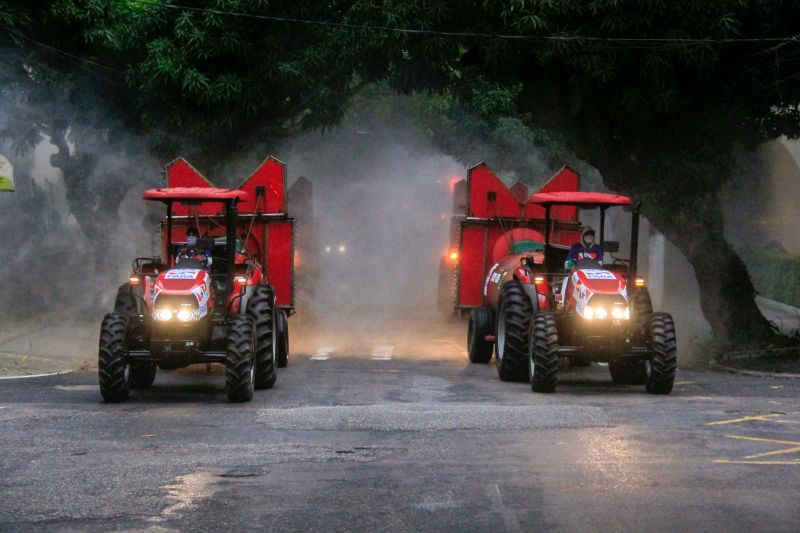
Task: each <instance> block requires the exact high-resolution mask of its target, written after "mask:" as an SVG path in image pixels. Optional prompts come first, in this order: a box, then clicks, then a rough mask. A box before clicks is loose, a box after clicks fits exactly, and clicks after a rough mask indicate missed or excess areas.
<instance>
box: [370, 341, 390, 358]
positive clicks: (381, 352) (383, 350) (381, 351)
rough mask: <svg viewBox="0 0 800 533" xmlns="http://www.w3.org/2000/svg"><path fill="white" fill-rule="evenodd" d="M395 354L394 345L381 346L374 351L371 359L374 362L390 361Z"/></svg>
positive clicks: (371, 353)
mask: <svg viewBox="0 0 800 533" xmlns="http://www.w3.org/2000/svg"><path fill="white" fill-rule="evenodd" d="M393 354H394V344H381V345H378V346H376V347H375V348H373V349H372V351H371V352H370V353H369V358H370V359H372V360H373V361H389V360H390V359H391V358H392V355H393Z"/></svg>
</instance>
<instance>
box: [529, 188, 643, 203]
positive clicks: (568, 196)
mask: <svg viewBox="0 0 800 533" xmlns="http://www.w3.org/2000/svg"><path fill="white" fill-rule="evenodd" d="M531 201H532V202H536V203H538V204H552V205H559V204H566V205H569V204H573V205H574V204H586V205H631V199H630V198H628V197H627V196H621V195H619V194H605V193H602V192H563V191H556V192H550V193H536V194H533V195H531Z"/></svg>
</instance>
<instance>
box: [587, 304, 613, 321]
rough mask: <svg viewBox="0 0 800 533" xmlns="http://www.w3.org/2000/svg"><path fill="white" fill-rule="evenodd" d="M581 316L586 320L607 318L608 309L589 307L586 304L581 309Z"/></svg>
mask: <svg viewBox="0 0 800 533" xmlns="http://www.w3.org/2000/svg"><path fill="white" fill-rule="evenodd" d="M583 318H585V319H587V320H593V319H597V320H603V319H604V318H608V311H606V310H605V308H603V307H591V306H588V305H587V306H586V307H585V308H584V309H583Z"/></svg>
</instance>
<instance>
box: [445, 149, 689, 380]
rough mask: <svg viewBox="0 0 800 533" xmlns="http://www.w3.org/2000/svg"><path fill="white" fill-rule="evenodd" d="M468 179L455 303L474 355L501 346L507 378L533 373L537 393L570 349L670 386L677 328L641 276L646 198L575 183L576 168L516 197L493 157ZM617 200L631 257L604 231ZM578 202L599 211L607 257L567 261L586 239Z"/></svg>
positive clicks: (581, 360) (573, 357) (577, 360)
mask: <svg viewBox="0 0 800 533" xmlns="http://www.w3.org/2000/svg"><path fill="white" fill-rule="evenodd" d="M490 178H494V179H490ZM468 179H470V180H471V181H472V183H471V184H470V191H471V192H470V206H469V213H468V216H467V218H466V219H465V221H464V222H463V223H462V230H461V239H460V243H459V244H460V250H459V251H460V261H461V263H460V265H459V274H458V282H459V287H458V302H457V305H458V306H459V307H460V309H461V310H462V311H466V310H469V313H470V316H469V326H468V334H467V337H468V340H467V343H468V353H469V358H470V361H471V362H473V363H488V362H489V361H490V360H491V357H492V351H493V349H494V350H496V354H497V372H498V374H499V376H500V379H502V380H504V381H526V380H527V381H529V382H530V383H531V387H532V389H533V390H534V391H536V392H553V391H554V390H555V387H556V382H557V376H558V371H559V368H560V361H561V360H562V359H564V358H566V359H567V360H569V361H570V362H571V363H573V364H576V365H579V366H588V365H589V364H591V362H592V361H600V362H607V363H608V366H609V369H610V372H611V376H612V379H613V380H614V381H615V382H617V383H632V384H641V383H644V384H645V385H646V389H647V391H648V392H650V393H653V394H668V393H669V392H670V391H671V390H672V385H673V382H674V379H675V368H676V344H675V327H674V324H673V321H672V317H671V316H670V315H669V314H667V313H653V311H652V304H651V302H650V296H649V294H648V292H647V288H646V286H645V283H644V280H643V279H642V278H640V277H638V276H637V275H636V269H637V264H636V263H637V259H636V257H637V244H638V233H639V209H640V205H639V204H635V203H634V202H632V201H631V200H630V199H629V198H627V197H624V196H618V195H610V194H600V193H583V192H577V179H578V176H577V174H576V173H574V171H572V170H571V169H568V168H565V169H562V170H561V171H560V172H559V173H558V174H557V175H556V176H554V178H553V179H551V180H550V181H549V182H548V184H546V185H545V187H543V188H542V189H540V191H539V192H537V193H534V194H533V195H532V196H531V197H530V198H529V199H528V201H527V202H516V204H515V202H514V201H513V197H512V195H511V194H510V193H509V192H508V191H507V189H505V187H504V185H503V184H502V183H501V182H500V181H499V180H497V179H496V177H494V175H493V174H491V171H489V170H488V167H486V166H485V165H479V166H478V167H475V168H474V169H471V171H470V177H469V178H468ZM495 180H496V181H495ZM613 206H621V207H623V208H625V209H627V210H629V211H630V212H631V243H630V248H629V257H628V258H621V257H615V256H614V255H613V254H615V253H617V252H618V251H619V243H618V242H604V240H603V238H604V237H605V225H606V224H605V222H606V220H605V218H606V211H607V210H608V209H609V208H611V207H613ZM578 208H580V209H581V210H586V209H590V208H594V209H597V210H599V218H600V224H599V225H600V242H601V243H603V247H604V251H605V252H606V253H607V254H609V257H607V258H606V261H605V262H604V263H601V262H600V261H590V260H584V261H581V262H578V263H577V264H575V265H567V264H566V263H567V262H566V259H567V254H568V250H569V245H571V244H574V243H577V242H579V240H580V229H581V225H580V224H579V222H578V219H577V215H578ZM470 215H471V216H470ZM567 266H569V267H570V268H567ZM478 279H480V280H481V281H482V283H481V286H479V287H477V290H476V285H477V284H476V280H478ZM481 289H482V290H481ZM495 346H496V348H495Z"/></svg>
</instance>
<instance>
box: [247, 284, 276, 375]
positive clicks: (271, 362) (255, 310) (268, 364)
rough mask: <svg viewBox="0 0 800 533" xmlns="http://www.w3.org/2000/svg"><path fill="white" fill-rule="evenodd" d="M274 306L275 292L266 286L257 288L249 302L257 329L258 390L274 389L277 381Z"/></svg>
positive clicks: (250, 312) (250, 314) (256, 361)
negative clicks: (274, 352)
mask: <svg viewBox="0 0 800 533" xmlns="http://www.w3.org/2000/svg"><path fill="white" fill-rule="evenodd" d="M274 305H275V298H274V296H273V292H272V291H271V290H270V289H269V287H266V286H259V287H256V288H255V291H254V292H253V295H252V296H251V297H250V301H248V302H247V315H248V316H249V317H251V318H252V319H253V321H254V322H255V328H256V356H255V363H256V377H255V388H256V389H269V388H272V386H273V385H274V384H275V380H276V379H277V371H276V369H275V359H274V357H273V355H274V354H273V350H274V349H275V347H274V346H273V342H274V337H275V335H274V332H273V328H274V327H275V317H274V316H273V313H274V312H275V309H274Z"/></svg>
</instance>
